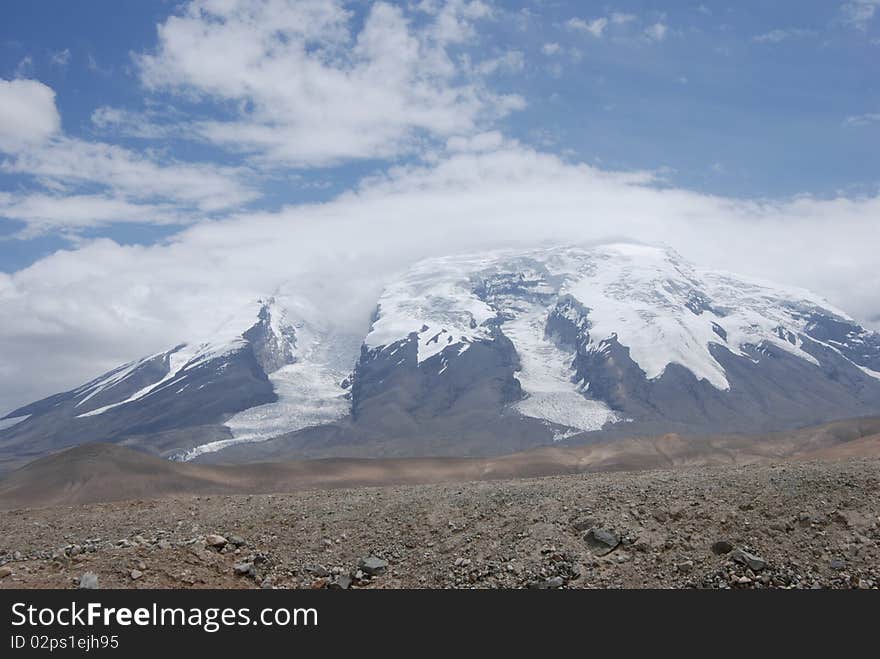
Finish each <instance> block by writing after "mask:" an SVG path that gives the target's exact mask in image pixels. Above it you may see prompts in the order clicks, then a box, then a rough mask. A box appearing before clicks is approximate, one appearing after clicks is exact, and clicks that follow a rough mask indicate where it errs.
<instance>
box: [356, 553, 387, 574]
mask: <svg viewBox="0 0 880 659" xmlns="http://www.w3.org/2000/svg"><path fill="white" fill-rule="evenodd" d="M358 567H359V568H360V569H361V570H362V571H363V572H364V573H366V574H369V575H370V576H371V577H375V576H377V575H380V574H383V573H384V572H385V570H387V569H388V561H385V560H382V559H381V558H379V557H378V556H367V557H366V558H362V559H361V560H360V562H359V563H358Z"/></svg>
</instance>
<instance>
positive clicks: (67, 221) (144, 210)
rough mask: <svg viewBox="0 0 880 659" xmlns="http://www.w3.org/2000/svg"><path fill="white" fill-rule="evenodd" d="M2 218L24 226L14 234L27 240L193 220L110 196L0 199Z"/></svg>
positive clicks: (170, 210)
mask: <svg viewBox="0 0 880 659" xmlns="http://www.w3.org/2000/svg"><path fill="white" fill-rule="evenodd" d="M0 217H4V218H7V219H10V220H15V221H17V222H22V223H24V225H25V228H24V229H22V230H21V231H19V232H17V233H15V234H13V236H12V237H14V238H17V239H27V238H32V237H34V236H38V235H42V234H46V233H49V232H50V231H53V230H61V231H63V232H74V234H71V238H72V239H75V232H76V231H77V230H80V229H85V228H90V227H96V226H101V225H105V224H117V223H130V222H132V223H142V224H186V223H188V222H192V221H193V220H192V219H190V218H188V216H187V215H185V214H182V213H181V212H180V211H179V210H177V209H175V208H173V207H169V206H162V205H155V204H135V203H131V202H128V201H126V200H125V199H123V198H118V197H112V196H110V195H97V194H93V195H77V194H73V195H64V194H46V193H37V194H24V195H11V194H7V195H5V196H0Z"/></svg>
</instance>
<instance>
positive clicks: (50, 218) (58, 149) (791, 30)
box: [0, 0, 880, 412]
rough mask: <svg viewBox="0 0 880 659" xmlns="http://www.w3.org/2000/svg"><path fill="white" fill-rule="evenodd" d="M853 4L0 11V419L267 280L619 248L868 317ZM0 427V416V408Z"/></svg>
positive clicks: (368, 281) (170, 5) (871, 76)
mask: <svg viewBox="0 0 880 659" xmlns="http://www.w3.org/2000/svg"><path fill="white" fill-rule="evenodd" d="M878 53H880V0H824V1H822V2H818V1H815V2H805V1H803V0H799V1H795V0H792V1H790V2H774V3H767V2H721V1H712V0H702V2H701V1H699V0H696V1H694V2H684V1H682V2H672V1H669V2H648V1H645V0H642V1H636V0H620V1H619V2H595V3H593V2H582V1H581V2H562V1H556V2H551V1H549V0H530V1H527V0H522V1H519V2H507V1H504V0H492V1H490V0H411V1H408V2H400V3H390V2H376V1H374V0H350V1H348V0H186V1H181V2H162V1H153V2H150V1H148V0H136V1H135V0H129V1H122V0H90V1H89V2H78V3H73V2H66V1H61V0H58V1H52V2H49V1H48V0H44V1H40V0H30V1H29V2H17V3H13V2H6V3H2V6H0V345H3V346H4V350H3V351H2V352H0V381H3V382H14V383H15V385H14V387H7V388H5V389H4V388H2V387H0V408H5V407H9V408H12V407H14V406H16V405H20V404H23V403H26V402H28V401H30V400H34V399H36V398H39V397H41V396H44V395H47V394H50V393H52V392H55V391H60V390H64V389H66V388H69V387H72V386H76V385H78V384H80V383H82V382H83V381H86V380H87V379H89V378H90V377H94V376H96V375H98V374H100V373H101V372H104V371H106V370H108V369H109V368H111V367H113V366H115V365H117V364H119V363H122V362H124V361H127V360H130V359H134V358H137V357H141V356H143V355H146V354H151V353H154V352H157V351H160V350H165V349H168V348H169V347H170V346H174V345H177V344H179V343H180V342H182V341H187V340H199V339H201V338H203V337H204V336H206V335H210V332H211V331H213V330H214V329H216V327H217V325H218V324H220V323H222V321H223V320H224V318H225V317H226V316H227V315H228V314H229V313H231V311H232V310H234V309H236V308H244V307H245V305H247V304H248V303H249V302H252V301H253V300H254V299H257V298H259V297H264V296H267V295H272V294H273V292H274V291H278V290H284V291H287V292H288V293H292V294H295V295H296V296H300V297H301V298H302V309H303V310H304V311H303V313H304V314H306V315H308V317H309V318H311V319H313V320H314V319H317V320H318V321H320V322H321V323H325V324H328V325H329V326H332V327H337V326H338V327H339V328H341V329H340V331H345V332H349V333H351V334H353V335H360V336H363V334H364V332H365V330H366V328H365V324H368V323H369V318H370V314H371V312H372V311H373V309H372V308H371V305H372V304H373V303H374V301H375V300H376V299H377V298H378V295H379V293H380V292H381V290H382V288H383V287H384V286H385V285H387V284H388V283H389V282H391V281H394V278H395V277H396V276H397V275H398V273H399V272H400V271H401V270H402V269H404V268H406V267H408V266H410V265H411V264H412V263H413V262H414V261H415V260H417V259H420V258H426V257H431V256H441V255H448V254H451V253H456V252H463V251H472V250H482V249H494V248H498V247H507V246H511V247H513V246H515V247H522V246H529V247H531V246H536V245H545V244H561V243H566V244H567V243H585V242H599V241H610V240H630V241H640V242H646V243H652V244H665V245H668V246H670V247H672V248H674V249H676V250H677V251H679V252H680V253H681V254H682V255H683V256H684V257H685V258H686V259H688V260H690V261H691V262H693V263H695V264H696V265H698V266H705V267H711V268H718V269H724V270H730V271H733V272H737V273H740V274H743V275H747V276H754V277H758V278H762V279H767V280H772V281H776V282H779V283H781V284H783V285H787V286H795V287H802V288H807V289H810V290H812V291H814V292H815V293H817V294H819V295H821V296H824V297H826V298H827V299H828V300H829V301H830V303H832V304H834V305H836V306H837V307H839V308H840V309H841V310H843V311H842V312H846V313H849V314H850V315H852V316H853V317H854V318H855V319H857V320H859V321H860V322H863V323H865V324H866V325H868V326H871V327H875V328H880V298H878V295H877V291H878V290H880V270H878V268H877V267H876V262H877V256H876V255H877V254H878V253H880V230H878V222H880V194H878V182H880V156H878V153H880V149H878V146H880V145H878V137H880V93H878V89H877V72H878V68H877V65H876V63H877V60H878ZM0 412H2V409H0Z"/></svg>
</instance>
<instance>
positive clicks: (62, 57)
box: [49, 48, 71, 68]
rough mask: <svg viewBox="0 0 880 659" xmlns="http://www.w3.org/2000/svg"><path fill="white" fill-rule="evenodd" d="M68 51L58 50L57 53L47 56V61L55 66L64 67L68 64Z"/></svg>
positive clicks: (67, 49)
mask: <svg viewBox="0 0 880 659" xmlns="http://www.w3.org/2000/svg"><path fill="white" fill-rule="evenodd" d="M70 57H71V55H70V49H69V48H65V49H64V50H59V51H58V52H55V53H52V54H51V55H50V56H49V61H50V62H52V64H54V65H55V66H60V67H62V68H63V67H65V66H67V65H68V64H70Z"/></svg>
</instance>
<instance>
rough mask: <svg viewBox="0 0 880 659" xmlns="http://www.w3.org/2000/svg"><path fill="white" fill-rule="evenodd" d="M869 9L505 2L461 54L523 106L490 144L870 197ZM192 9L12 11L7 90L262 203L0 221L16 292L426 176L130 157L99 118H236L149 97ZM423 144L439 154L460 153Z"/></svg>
mask: <svg viewBox="0 0 880 659" xmlns="http://www.w3.org/2000/svg"><path fill="white" fill-rule="evenodd" d="M410 4H413V3H404V4H401V6H409V5H410ZM875 6H876V3H873V2H871V1H867V0H866V1H863V2H839V3H837V2H828V1H822V2H803V1H791V2H774V3H763V2H749V3H730V2H712V1H706V2H702V3H700V2H632V1H626V0H621V1H620V2H611V3H609V2H601V3H599V2H597V3H592V2H539V1H538V2H496V3H493V4H491V5H490V8H491V11H492V15H491V16H487V17H481V18H480V20H479V21H475V27H474V28H473V29H472V30H471V32H470V34H469V35H468V36H467V37H466V38H464V39H462V40H460V41H456V42H453V43H451V44H450V45H449V47H448V51H449V56H450V57H451V58H458V59H460V58H468V59H469V60H470V61H472V62H474V63H475V64H474V66H477V64H476V63H479V62H486V61H489V62H494V63H493V64H490V66H494V67H495V68H494V69H493V70H491V71H490V72H488V73H486V74H485V75H482V76H481V82H480V84H483V85H485V86H486V87H487V88H489V89H491V90H493V91H496V92H497V93H503V94H510V95H517V96H518V97H519V98H520V99H521V101H522V102H521V104H520V106H518V107H517V108H516V109H514V110H511V111H509V112H506V113H505V114H504V116H500V117H495V118H493V119H492V120H483V124H482V125H483V127H487V128H488V127H491V128H493V129H497V130H500V131H502V132H503V133H504V135H505V136H506V137H508V138H511V139H516V140H518V141H520V142H521V143H523V144H525V145H530V146H533V147H535V148H537V149H539V150H541V151H544V152H550V153H555V154H559V155H560V156H562V157H564V158H566V159H567V160H569V161H575V162H586V163H590V164H593V165H596V166H599V167H601V168H604V169H610V170H652V171H655V172H658V173H660V175H661V176H662V178H663V179H664V182H665V183H666V184H668V185H673V186H680V187H684V188H687V189H691V190H696V191H701V192H706V193H712V194H718V195H725V196H732V197H738V198H774V199H781V198H787V197H791V196H793V195H798V194H803V193H807V194H811V195H814V196H817V197H820V198H829V197H834V196H839V195H860V194H874V193H875V192H876V186H877V182H878V172H880V155H878V154H880V149H878V137H880V121H877V120H876V119H877V118H878V117H877V113H878V112H880V90H878V88H877V75H878V74H877V71H878V69H877V66H876V62H877V57H878V53H880V29H878V27H880V25H878V24H880V21H878V20H877V19H876V18H875V17H874V15H873V14H874V13H880V12H878V11H875ZM185 9H186V6H185V5H184V4H181V3H174V2H164V1H153V2H149V1H146V0H138V1H129V2H120V1H118V0H114V1H93V2H88V3H69V2H60V1H56V2H49V1H42V2H41V1H39V0H35V1H33V2H28V3H6V4H4V6H3V8H2V10H0V11H2V19H3V20H2V21H0V77H2V78H4V79H6V80H14V79H32V80H36V81H39V82H41V83H43V84H45V85H46V86H48V87H50V88H51V89H52V90H53V91H54V92H55V94H56V97H55V102H56V106H57V110H58V113H59V114H60V120H61V131H62V132H63V134H64V135H65V136H66V137H69V138H75V139H78V140H83V141H85V142H101V143H107V144H114V145H120V146H123V147H125V148H126V149H129V150H131V152H132V153H134V154H140V153H144V152H156V153H159V154H160V155H159V156H157V157H156V160H157V162H158V163H160V164H161V163H163V162H167V161H171V160H173V161H174V162H178V163H199V164H207V165H209V166H217V167H228V168H235V167H239V166H244V167H246V168H247V171H246V172H242V173H240V174H238V175H237V176H236V178H239V179H246V180H247V185H248V187H249V188H251V189H252V191H253V194H252V195H245V196H246V197H247V198H242V199H241V200H240V203H239V202H238V201H236V202H235V203H230V204H229V205H228V206H226V207H224V208H212V209H209V210H208V209H205V208H204V207H196V208H193V207H192V205H191V204H187V205H186V207H185V208H184V209H182V210H180V209H178V210H179V212H180V213H181V215H185V217H181V218H180V223H179V224H178V223H176V222H173V221H171V220H167V221H163V222H162V223H160V224H157V223H155V222H150V221H144V222H138V221H136V220H135V221H132V220H128V221H125V222H118V223H114V222H113V217H112V213H111V214H110V215H109V216H108V217H106V218H104V219H102V220H100V221H99V222H95V223H94V225H92V226H82V227H78V228H72V227H69V226H64V223H63V222H61V221H56V222H53V223H52V226H51V227H49V228H41V229H35V230H33V231H30V232H27V231H25V232H22V229H23V228H25V227H26V224H27V218H22V217H21V215H22V214H19V216H18V217H16V213H14V212H8V211H7V212H6V213H5V217H4V219H2V220H0V235H3V237H4V239H3V240H2V241H0V270H3V271H5V272H14V271H16V270H18V269H20V268H22V267H25V266H27V265H29V264H30V263H32V262H34V261H35V260H36V259H38V258H41V257H43V256H46V255H47V254H49V253H51V252H53V251H54V250H57V249H59V248H62V247H65V246H70V245H71V244H72V243H74V244H75V243H76V242H77V241H81V240H88V239H91V238H95V237H99V236H107V237H110V238H112V239H114V240H116V241H118V242H122V243H126V242H139V243H149V242H152V241H156V240H163V239H166V238H167V237H168V236H169V235H173V234H174V232H175V231H176V230H178V228H179V227H180V226H183V225H186V224H190V223H191V222H195V221H199V220H202V219H210V218H216V217H220V216H223V215H224V214H226V213H228V212H237V211H240V210H242V209H260V210H262V209H276V208H279V207H280V206H282V205H284V204H297V203H301V202H308V201H315V200H321V199H332V198H334V197H335V196H337V195H338V194H340V192H343V191H344V190H346V189H349V188H351V187H353V186H355V185H357V183H358V181H359V180H360V179H361V178H362V177H364V176H366V175H370V174H374V173H376V172H381V171H384V170H385V169H387V168H388V167H391V166H394V165H400V164H401V163H407V162H413V161H415V162H418V161H419V160H420V159H422V158H424V151H423V149H419V148H415V149H388V150H383V149H375V150H374V151H375V152H376V153H375V154H374V153H371V152H370V149H366V150H365V153H353V154H350V156H346V157H342V158H338V159H336V160H335V161H333V162H329V163H328V162H320V159H318V160H317V161H312V162H305V163H302V162H295V161H294V162H282V163H278V162H273V163H271V164H270V163H267V162H265V161H260V158H259V155H260V153H259V149H253V150H250V151H249V152H247V153H243V152H242V151H241V150H240V149H238V148H229V145H228V144H225V143H224V144H221V143H220V142H219V141H218V140H211V139H187V137H186V135H182V134H180V132H175V131H173V130H170V131H169V132H168V134H166V135H157V136H153V137H150V138H144V137H130V136H128V135H127V134H126V133H130V132H131V130H130V126H129V130H128V131H126V130H125V129H124V128H125V126H122V125H113V126H108V125H100V124H98V123H97V122H96V121H95V120H94V118H93V117H94V113H95V112H96V110H99V109H101V108H109V109H112V110H113V111H124V112H129V113H132V114H133V115H135V116H136V117H139V118H140V120H141V121H149V122H151V123H155V124H156V125H158V126H159V127H162V126H165V127H169V126H170V127H172V128H173V126H174V125H175V123H177V124H181V123H186V122H190V121H193V120H212V119H218V118H223V117H228V116H229V115H230V113H231V114H234V113H235V109H234V108H233V107H231V106H232V105H234V102H235V101H234V100H233V99H232V96H231V95H222V94H221V95H219V96H215V97H213V98H212V97H211V96H210V94H206V95H205V96H204V97H202V98H191V97H187V94H186V93H185V92H186V90H185V89H183V90H181V89H180V88H177V89H172V86H173V85H176V84H178V83H179V82H180V81H173V82H172V83H169V85H161V84H160V85H155V84H153V85H151V84H150V83H149V82H145V76H144V71H143V67H142V65H141V64H140V63H139V62H138V56H139V55H141V54H149V53H155V52H156V51H157V48H158V47H159V38H158V35H157V26H158V25H161V24H163V23H165V22H166V21H167V20H168V19H169V16H171V15H173V14H180V13H182V12H184V11H185ZM348 9H350V10H351V15H350V16H349V18H348V19H347V20H348V22H349V25H350V27H351V30H352V34H357V33H358V31H359V30H360V28H361V27H362V25H363V21H364V20H365V16H366V15H367V13H368V11H369V9H370V7H369V4H368V3H364V2H354V3H349V5H348ZM407 16H408V18H409V20H411V21H412V22H413V23H415V24H419V23H426V22H427V21H428V20H430V18H431V17H430V15H429V14H428V13H427V12H418V11H408V12H407ZM47 19H51V20H47ZM655 26H656V27H655ZM654 29H657V30H659V31H657V32H653V33H652V32H651V30H654ZM318 41H320V37H318ZM343 47H345V45H344V44H343ZM496 60H497V61H496ZM160 65H161V64H160ZM182 84H183V85H185V84H186V82H184V83H182ZM278 84H283V81H279V83H278ZM449 84H453V83H452V82H451V81H450V82H449ZM191 87H192V88H193V89H194V90H195V92H196V93H199V92H202V93H204V92H205V89H204V88H202V89H201V90H200V89H198V85H197V84H192V85H191ZM241 98H242V97H239V99H238V102H244V101H241ZM129 120H130V121H131V119H130V118H129ZM183 132H184V133H185V132H186V130H185V129H184V131H183ZM420 132H421V138H422V139H424V140H425V141H426V142H430V141H431V140H437V139H439V140H442V139H445V138H447V137H448V136H449V135H450V134H451V133H450V132H449V131H447V130H445V129H442V130H436V131H433V134H432V129H431V128H429V129H427V130H423V129H420ZM291 148H292V149H294V150H295V149H296V145H295V144H293V145H291ZM426 148H427V147H426ZM101 183H102V182H101V181H90V180H87V179H86V180H80V181H71V180H69V179H67V180H65V177H64V176H59V177H58V178H57V179H56V180H54V181H53V185H54V187H53V188H50V189H52V190H53V194H54V195H58V194H60V192H63V193H64V194H68V195H71V194H82V193H90V192H94V191H95V190H97V189H100V186H101ZM44 184H45V180H44V179H43V177H42V175H40V174H39V173H35V172H29V171H16V172H12V171H9V168H8V167H7V168H6V169H5V171H3V172H0V191H5V192H7V193H9V194H12V195H19V196H23V195H27V194H34V193H38V192H43V191H45V190H46V186H45V185H44ZM59 186H60V187H63V191H60V188H59ZM111 192H113V191H112V190H111ZM160 196H161V195H160ZM151 201H154V202H155V201H161V202H162V203H163V206H164V207H165V210H166V211H171V210H173V209H169V208H168V205H169V204H170V205H175V204H179V203H180V200H179V199H176V198H175V197H174V196H173V195H172V196H171V197H170V198H165V199H158V198H157V199H154V200H151ZM0 212H2V210H0ZM86 224H88V223H86ZM13 236H17V237H13Z"/></svg>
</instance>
